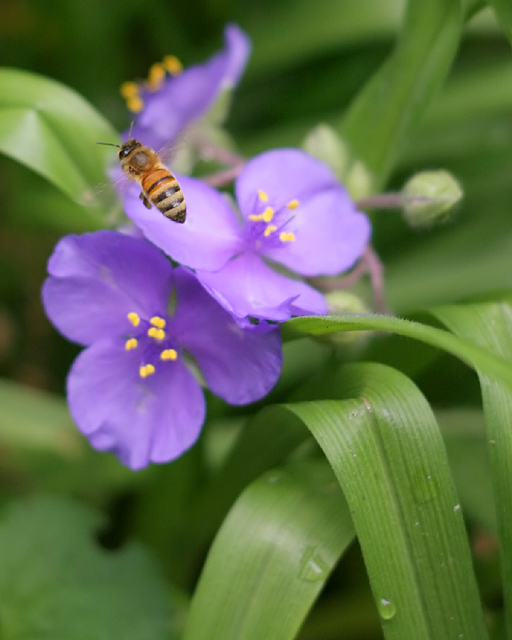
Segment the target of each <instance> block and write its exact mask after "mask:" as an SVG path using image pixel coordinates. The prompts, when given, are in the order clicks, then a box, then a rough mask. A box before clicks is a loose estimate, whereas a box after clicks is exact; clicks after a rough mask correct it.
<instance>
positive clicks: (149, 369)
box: [139, 364, 155, 378]
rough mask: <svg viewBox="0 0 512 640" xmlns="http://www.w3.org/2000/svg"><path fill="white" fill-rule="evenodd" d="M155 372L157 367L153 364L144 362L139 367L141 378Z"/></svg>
mask: <svg viewBox="0 0 512 640" xmlns="http://www.w3.org/2000/svg"><path fill="white" fill-rule="evenodd" d="M153 373H155V367H154V366H153V365H152V364H143V365H141V367H140V368H139V375H140V377H141V378H146V377H147V376H150V375H152V374H153Z"/></svg>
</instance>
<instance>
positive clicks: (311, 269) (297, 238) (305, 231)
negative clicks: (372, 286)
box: [261, 187, 371, 276]
mask: <svg viewBox="0 0 512 640" xmlns="http://www.w3.org/2000/svg"><path fill="white" fill-rule="evenodd" d="M292 216H293V218H292V219H291V220H290V221H289V222H288V224H286V225H285V226H284V228H283V230H284V231H285V232H288V233H290V232H291V233H292V234H293V237H294V240H293V241H291V242H279V241H278V242H277V243H276V242H268V243H263V246H262V248H261V254H262V255H264V256H266V257H267V258H269V259H270V260H274V261H275V262H279V263H281V264H283V265H284V266H285V267H288V269H291V270H292V271H295V272H297V273H300V274H301V275H303V276H319V275H336V274H338V273H342V272H343V271H346V270H347V269H349V268H350V267H352V266H353V265H354V263H355V262H356V261H357V260H358V259H359V258H360V257H361V255H362V254H363V251H364V249H365V247H366V245H367V244H368V242H369V240H370V234H371V227H370V222H369V220H368V218H367V217H366V215H365V214H364V213H359V212H358V211H356V209H355V207H354V205H353V203H352V201H351V200H350V198H349V197H348V195H347V193H346V192H345V190H344V189H343V188H341V187H336V188H334V189H329V190H328V191H320V192H318V193H316V194H314V195H313V196H312V197H311V198H309V199H306V198H305V199H304V200H303V201H302V202H301V204H299V206H298V207H297V208H296V209H295V210H294V211H293V213H292ZM276 240H277V238H276Z"/></svg>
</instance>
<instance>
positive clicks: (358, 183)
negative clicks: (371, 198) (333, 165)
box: [343, 160, 373, 200]
mask: <svg viewBox="0 0 512 640" xmlns="http://www.w3.org/2000/svg"><path fill="white" fill-rule="evenodd" d="M343 183H344V185H345V186H346V187H347V190H348V192H349V193H350V196H351V198H353V199H354V200H359V199H361V198H365V197H366V196H367V195H368V194H370V193H372V190H373V180H372V176H371V173H370V172H369V171H368V169H367V168H366V166H365V165H364V164H363V163H362V162H361V161H360V160H356V161H355V162H354V163H353V164H352V165H351V166H350V168H349V170H348V171H347V173H346V174H345V178H344V180H343Z"/></svg>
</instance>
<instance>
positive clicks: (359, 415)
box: [288, 364, 487, 640]
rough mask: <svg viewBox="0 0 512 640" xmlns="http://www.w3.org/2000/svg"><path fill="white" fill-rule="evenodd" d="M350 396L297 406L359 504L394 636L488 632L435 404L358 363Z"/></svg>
mask: <svg viewBox="0 0 512 640" xmlns="http://www.w3.org/2000/svg"><path fill="white" fill-rule="evenodd" d="M335 385H336V388H338V389H339V393H340V395H342V396H343V397H346V398H349V399H347V400H344V401H335V400H327V401H315V402H304V403H297V404H292V405H288V409H289V410H290V411H292V412H293V413H294V414H295V415H297V416H298V417H300V418H301V420H303V421H304V423H305V424H306V425H307V426H308V427H309V429H311V431H312V433H313V435H314V436H315V438H316V439H317V441H318V443H319V444H320V446H321V447H322V449H323V450H324V453H325V455H326V456H327V458H328V460H329V462H330V464H331V465H332V467H333V470H334V472H335V473H336V476H337V477H338V480H339V482H340V485H341V488H342V490H343V493H344V495H345V497H346V499H347V502H348V504H349V507H350V513H351V514H352V518H353V520H354V525H355V528H356V533H357V536H358V539H359V542H360V544H361V548H362V550H363V555H364V559H365V563H366V566H367V569H368V574H369V577H370V583H371V586H372V591H373V594H374V597H375V601H376V605H377V609H378V610H379V613H380V615H381V618H382V621H383V622H382V624H383V630H384V633H385V636H386V638H387V639H388V640H389V639H391V638H393V639H400V640H410V639H411V638H414V639H415V640H421V639H422V638H425V639H428V640H437V639H438V638H460V637H463V638H466V640H468V639H469V638H473V639H474V640H482V639H483V638H486V637H487V634H486V629H485V624H484V620H483V615H482V610H481V605H480V600H479V594H478V589H477V586H476V582H475V578H474V574H473V570H472V564H471V557H470V553H469V545H468V540H467V537H466V533H465V528H464V522H463V518H462V513H461V509H460V505H459V501H458V498H457V494H456V492H455V489H454V486H453V480H452V478H451V475H450V471H449V467H448V461H447V458H446V452H445V449H444V445H443V441H442V438H441V435H440V432H439V429H438V427H437V424H436V421H435V419H434V416H433V414H432V411H431V409H430V407H429V405H428V403H427V402H426V400H425V399H424V398H423V396H422V395H421V393H420V392H419V391H418V389H417V388H416V387H415V386H414V384H413V383H412V382H411V381H410V380H409V379H408V378H406V377H405V376H404V375H403V374H401V373H399V372H398V371H395V370H393V369H391V368H389V367H385V366H383V365H377V364H353V365H347V366H346V367H343V368H342V369H340V371H339V374H338V375H337V376H336V380H335Z"/></svg>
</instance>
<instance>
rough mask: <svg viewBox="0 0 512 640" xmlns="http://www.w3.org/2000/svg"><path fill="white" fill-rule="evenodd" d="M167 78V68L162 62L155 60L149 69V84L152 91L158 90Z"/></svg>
mask: <svg viewBox="0 0 512 640" xmlns="http://www.w3.org/2000/svg"><path fill="white" fill-rule="evenodd" d="M164 79H165V69H164V66H163V64H162V63H161V62H155V64H152V65H151V68H150V69H149V74H148V79H147V81H146V82H147V85H148V88H149V90H150V91H157V90H158V89H160V87H161V86H162V82H163V81H164Z"/></svg>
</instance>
